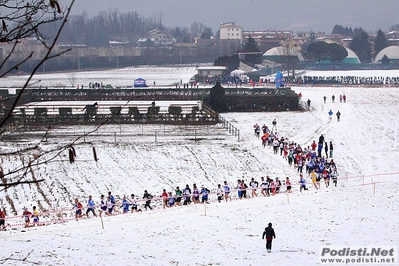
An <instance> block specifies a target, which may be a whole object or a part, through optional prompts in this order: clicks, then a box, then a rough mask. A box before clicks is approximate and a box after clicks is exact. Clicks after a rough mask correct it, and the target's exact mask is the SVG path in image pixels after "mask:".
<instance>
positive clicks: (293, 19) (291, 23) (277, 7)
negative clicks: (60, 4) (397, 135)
mask: <svg viewBox="0 0 399 266" xmlns="http://www.w3.org/2000/svg"><path fill="white" fill-rule="evenodd" d="M112 8H116V9H117V10H118V11H119V12H122V13H125V12H129V11H137V12H138V13H139V14H141V15H142V16H145V17H151V16H154V15H155V16H159V14H160V13H162V18H163V22H164V23H163V24H164V25H165V26H167V27H176V26H184V27H188V28H190V25H191V23H193V22H201V23H203V24H204V25H206V26H208V27H211V28H212V29H213V31H214V33H215V31H216V30H217V29H218V28H219V25H220V23H221V22H227V21H235V22H236V25H240V26H242V27H243V28H244V30H267V29H275V30H292V31H294V32H296V31H309V30H313V31H325V32H326V33H331V31H332V29H333V27H334V25H335V24H340V25H342V26H348V27H352V28H355V27H362V28H363V29H364V30H366V31H373V32H376V31H377V30H378V29H379V28H381V29H382V30H383V31H388V30H389V27H390V26H392V25H394V24H399V16H398V14H399V1H398V0H280V1H276V0H77V1H76V3H75V6H74V8H73V14H81V13H82V11H83V10H86V11H87V12H88V13H89V15H96V14H98V12H99V11H108V10H110V9H112Z"/></svg>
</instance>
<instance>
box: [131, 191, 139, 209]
mask: <svg viewBox="0 0 399 266" xmlns="http://www.w3.org/2000/svg"><path fill="white" fill-rule="evenodd" d="M130 196H131V197H132V198H131V199H130V204H131V205H132V211H131V212H132V213H133V212H134V211H136V212H137V211H138V210H137V199H136V197H135V196H134V194H132V195H130Z"/></svg>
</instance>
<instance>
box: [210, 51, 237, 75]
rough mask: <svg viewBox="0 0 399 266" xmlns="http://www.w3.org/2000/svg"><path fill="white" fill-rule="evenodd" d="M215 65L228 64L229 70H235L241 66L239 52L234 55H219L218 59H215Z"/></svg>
mask: <svg viewBox="0 0 399 266" xmlns="http://www.w3.org/2000/svg"><path fill="white" fill-rule="evenodd" d="M213 65H214V66H227V68H228V69H229V71H233V70H234V69H237V68H238V67H239V66H240V58H239V57H238V54H234V55H232V56H228V55H225V56H219V57H218V59H216V60H215V62H214V64H213Z"/></svg>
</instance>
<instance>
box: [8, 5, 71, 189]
mask: <svg viewBox="0 0 399 266" xmlns="http://www.w3.org/2000/svg"><path fill="white" fill-rule="evenodd" d="M74 2H75V0H70V1H69V3H68V5H66V6H61V5H60V4H59V2H58V0H32V1H13V0H3V1H0V10H1V12H0V22H1V24H2V25H1V29H0V43H4V44H7V45H9V46H10V47H11V48H10V49H9V50H7V51H8V52H7V54H6V55H4V56H3V57H2V58H1V62H0V69H2V68H3V70H4V71H3V74H1V75H0V78H2V77H4V76H5V75H7V74H9V73H10V72H12V71H13V70H18V68H19V66H21V65H22V64H24V63H25V62H27V61H28V60H29V59H30V58H32V57H33V55H34V53H35V52H34V51H31V52H30V53H28V54H27V55H26V56H24V57H23V58H21V59H20V60H19V61H17V62H15V61H11V59H12V58H13V56H14V54H15V53H16V48H17V47H18V45H19V44H20V43H21V41H23V40H24V39H25V38H28V37H29V38H35V39H36V40H37V41H38V42H39V43H40V44H41V46H42V48H43V50H44V53H41V57H40V60H39V61H38V63H36V65H34V66H33V68H32V71H31V73H30V75H28V76H27V78H26V80H25V81H24V84H23V86H22V87H21V88H20V90H19V91H18V93H17V94H16V95H15V97H13V98H12V99H1V102H2V103H7V104H8V105H9V107H8V108H7V110H6V112H5V113H4V116H2V117H0V128H1V131H0V136H1V135H3V134H4V132H5V129H4V128H5V127H4V126H5V125H7V124H8V123H9V122H10V121H12V113H13V111H14V109H15V107H16V106H17V104H18V101H19V99H20V98H21V96H22V95H23V94H24V92H25V90H26V88H28V87H29V86H31V85H32V84H31V80H32V78H33V76H34V75H35V74H36V72H37V71H38V69H40V68H41V67H42V66H43V64H44V63H45V62H46V61H48V60H50V59H52V58H56V57H58V56H60V55H61V54H63V53H66V52H68V51H69V50H64V51H62V52H60V53H54V47H55V44H56V43H57V40H58V38H59V36H60V33H61V31H62V29H63V28H64V26H65V24H66V22H67V18H68V16H69V14H70V11H71V8H72V6H73V4H74ZM56 22H61V23H58V24H57V23H56ZM47 24H54V25H58V30H57V31H56V33H55V35H54V36H52V37H51V38H48V37H46V36H43V35H42V34H41V31H40V27H41V26H44V25H47ZM39 143H40V142H39ZM36 150H38V145H35V146H33V147H30V148H27V149H26V150H22V151H18V153H19V154H21V153H24V152H33V151H36ZM8 155H10V153H4V154H0V156H8ZM41 156H42V154H40V152H38V153H36V155H35V156H34V158H33V160H31V161H29V162H28V163H27V164H25V165H23V166H22V167H20V166H18V167H16V168H15V169H10V170H9V172H8V173H4V171H3V170H2V169H1V168H0V178H1V181H2V183H1V184H0V187H3V189H6V188H7V187H10V186H15V185H19V184H23V183H36V182H40V181H42V180H40V179H35V180H25V178H26V174H27V172H28V171H29V169H31V165H32V164H33V163H34V162H36V163H37V160H38V159H39V158H40V157H41ZM7 175H9V176H12V178H8V179H7V178H6V177H7Z"/></svg>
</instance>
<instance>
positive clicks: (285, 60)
mask: <svg viewBox="0 0 399 266" xmlns="http://www.w3.org/2000/svg"><path fill="white" fill-rule="evenodd" d="M279 48H280V49H278V50H277V51H278V52H277V54H276V55H278V56H279V63H281V65H282V67H283V69H284V70H286V71H287V76H288V77H290V73H292V78H295V70H296V69H297V68H298V65H299V63H300V61H299V60H300V58H299V56H300V54H299V52H298V51H297V50H296V49H294V48H291V47H289V46H281V47H279Z"/></svg>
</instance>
